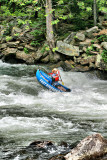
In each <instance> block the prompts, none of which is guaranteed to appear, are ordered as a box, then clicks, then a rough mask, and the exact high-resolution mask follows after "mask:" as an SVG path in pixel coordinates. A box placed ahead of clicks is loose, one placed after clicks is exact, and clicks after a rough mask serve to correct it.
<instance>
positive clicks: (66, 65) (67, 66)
mask: <svg viewBox="0 0 107 160" xmlns="http://www.w3.org/2000/svg"><path fill="white" fill-rule="evenodd" d="M62 68H63V69H64V71H70V70H74V68H75V67H74V62H73V61H72V60H70V61H68V60H66V61H65V62H64V64H63V66H62Z"/></svg>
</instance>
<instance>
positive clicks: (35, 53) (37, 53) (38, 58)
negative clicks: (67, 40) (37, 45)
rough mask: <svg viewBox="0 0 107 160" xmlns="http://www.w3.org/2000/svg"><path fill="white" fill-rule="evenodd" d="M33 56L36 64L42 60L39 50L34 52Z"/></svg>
mask: <svg viewBox="0 0 107 160" xmlns="http://www.w3.org/2000/svg"><path fill="white" fill-rule="evenodd" d="M32 56H33V58H34V59H35V63H36V62H37V61H39V60H40V59H41V58H42V53H41V50H40V49H38V51H37V52H33V53H32Z"/></svg>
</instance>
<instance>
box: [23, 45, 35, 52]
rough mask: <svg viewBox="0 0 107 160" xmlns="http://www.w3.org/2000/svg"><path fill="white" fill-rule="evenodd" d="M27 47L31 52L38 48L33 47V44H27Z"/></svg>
mask: <svg viewBox="0 0 107 160" xmlns="http://www.w3.org/2000/svg"><path fill="white" fill-rule="evenodd" d="M25 48H27V49H28V51H29V52H33V51H36V50H37V49H36V48H35V47H32V46H30V45H28V44H26V45H25Z"/></svg>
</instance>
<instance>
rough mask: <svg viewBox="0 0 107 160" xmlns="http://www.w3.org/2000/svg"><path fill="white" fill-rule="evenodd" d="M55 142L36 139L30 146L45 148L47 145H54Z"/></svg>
mask: <svg viewBox="0 0 107 160" xmlns="http://www.w3.org/2000/svg"><path fill="white" fill-rule="evenodd" d="M52 145H53V143H52V142H51V141H34V142H32V143H31V144H30V145H29V146H30V147H36V148H45V147H46V146H52Z"/></svg>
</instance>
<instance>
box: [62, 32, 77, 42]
mask: <svg viewBox="0 0 107 160" xmlns="http://www.w3.org/2000/svg"><path fill="white" fill-rule="evenodd" d="M75 35H76V32H72V33H71V34H70V35H69V36H68V37H67V38H66V39H64V43H68V44H70V43H71V42H72V41H73V38H74V36H75Z"/></svg>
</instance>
